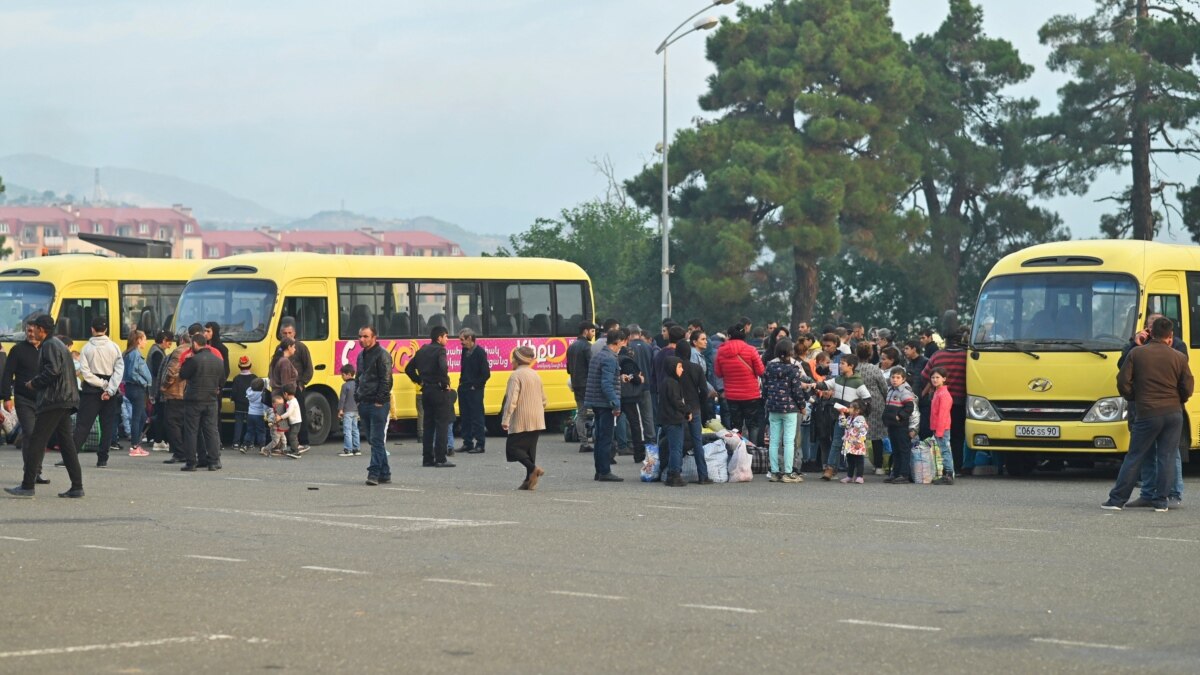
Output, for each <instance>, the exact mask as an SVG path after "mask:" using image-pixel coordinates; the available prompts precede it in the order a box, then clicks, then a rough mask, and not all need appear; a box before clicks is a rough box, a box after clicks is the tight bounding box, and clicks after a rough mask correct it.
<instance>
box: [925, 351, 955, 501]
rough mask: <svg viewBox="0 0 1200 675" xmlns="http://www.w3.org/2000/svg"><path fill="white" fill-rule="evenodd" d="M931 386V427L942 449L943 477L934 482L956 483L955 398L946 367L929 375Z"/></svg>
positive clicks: (934, 370) (940, 483)
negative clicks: (952, 445)
mask: <svg viewBox="0 0 1200 675" xmlns="http://www.w3.org/2000/svg"><path fill="white" fill-rule="evenodd" d="M929 386H930V387H932V388H933V403H931V404H930V406H929V428H930V430H931V431H933V437H934V438H935V439H937V444H938V448H940V449H941V451H942V467H943V468H942V477H941V478H939V479H937V480H935V481H934V482H935V483H937V484H938V485H954V453H952V452H951V451H950V406H952V405H953V404H954V399H953V398H951V397H950V390H949V389H947V388H946V369H945V368H940V367H939V368H934V369H933V370H932V371H931V372H930V375H929Z"/></svg>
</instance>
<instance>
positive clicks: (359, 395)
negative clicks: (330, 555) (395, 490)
mask: <svg viewBox="0 0 1200 675" xmlns="http://www.w3.org/2000/svg"><path fill="white" fill-rule="evenodd" d="M358 343H359V345H360V346H362V351H361V352H359V354H358V369H357V371H356V372H355V376H354V379H355V387H354V400H355V402H356V403H357V404H358V423H359V426H360V429H361V431H362V434H363V436H365V437H366V438H367V442H368V443H370V444H371V463H370V464H369V465H368V466H367V485H379V484H380V483H390V482H392V468H391V466H389V465H388V458H387V447H386V443H387V427H388V417H389V416H390V414H391V410H392V355H391V354H389V353H388V352H387V350H386V349H384V348H383V347H380V346H379V341H378V340H377V339H376V337H375V327H374V326H363V327H362V328H359V329H358ZM443 447H444V446H443Z"/></svg>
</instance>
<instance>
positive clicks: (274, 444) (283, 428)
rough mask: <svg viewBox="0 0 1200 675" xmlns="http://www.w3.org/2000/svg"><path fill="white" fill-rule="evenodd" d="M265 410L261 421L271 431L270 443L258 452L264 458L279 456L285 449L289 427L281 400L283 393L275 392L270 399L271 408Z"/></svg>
mask: <svg viewBox="0 0 1200 675" xmlns="http://www.w3.org/2000/svg"><path fill="white" fill-rule="evenodd" d="M263 407H264V408H266V412H265V413H264V416H263V419H264V422H265V423H266V425H267V426H268V427H270V429H271V442H270V443H268V444H266V445H264V446H263V447H262V450H259V452H260V453H261V454H262V455H263V456H265V457H270V456H271V455H281V454H283V451H284V449H285V448H286V447H287V433H288V431H289V428H288V427H290V426H291V425H290V424H289V423H288V420H287V402H286V401H284V400H283V392H276V394H275V396H273V397H272V398H271V406H270V407H267V406H263Z"/></svg>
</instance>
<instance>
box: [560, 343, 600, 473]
mask: <svg viewBox="0 0 1200 675" xmlns="http://www.w3.org/2000/svg"><path fill="white" fill-rule="evenodd" d="M595 337H596V324H594V323H592V322H591V321H584V322H583V323H580V324H579V337H577V338H575V341H574V342H572V343H571V346H570V347H567V377H569V378H570V381H571V392H572V393H573V394H575V435H576V436H578V437H579V451H580V452H591V451H592V446H591V445H590V444H589V443H588V437H587V406H586V405H584V403H583V397H584V394H586V393H587V377H588V368H589V367H590V365H591V360H592V340H593V339H594V338H595Z"/></svg>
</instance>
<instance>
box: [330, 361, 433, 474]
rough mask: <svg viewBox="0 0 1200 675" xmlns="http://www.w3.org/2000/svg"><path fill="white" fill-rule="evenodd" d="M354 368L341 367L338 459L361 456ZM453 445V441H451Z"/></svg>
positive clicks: (350, 366) (347, 365)
mask: <svg viewBox="0 0 1200 675" xmlns="http://www.w3.org/2000/svg"><path fill="white" fill-rule="evenodd" d="M355 387H356V385H355V383H354V366H352V365H350V364H349V363H347V364H346V365H344V366H342V393H341V395H339V396H338V419H339V420H341V421H342V454H340V455H338V456H339V457H354V456H356V455H361V454H362V452H360V451H359V435H358V407H357V404H356V403H355V402H354V391H355ZM450 444H451V445H453V444H454V441H453V440H451V441H450Z"/></svg>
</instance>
